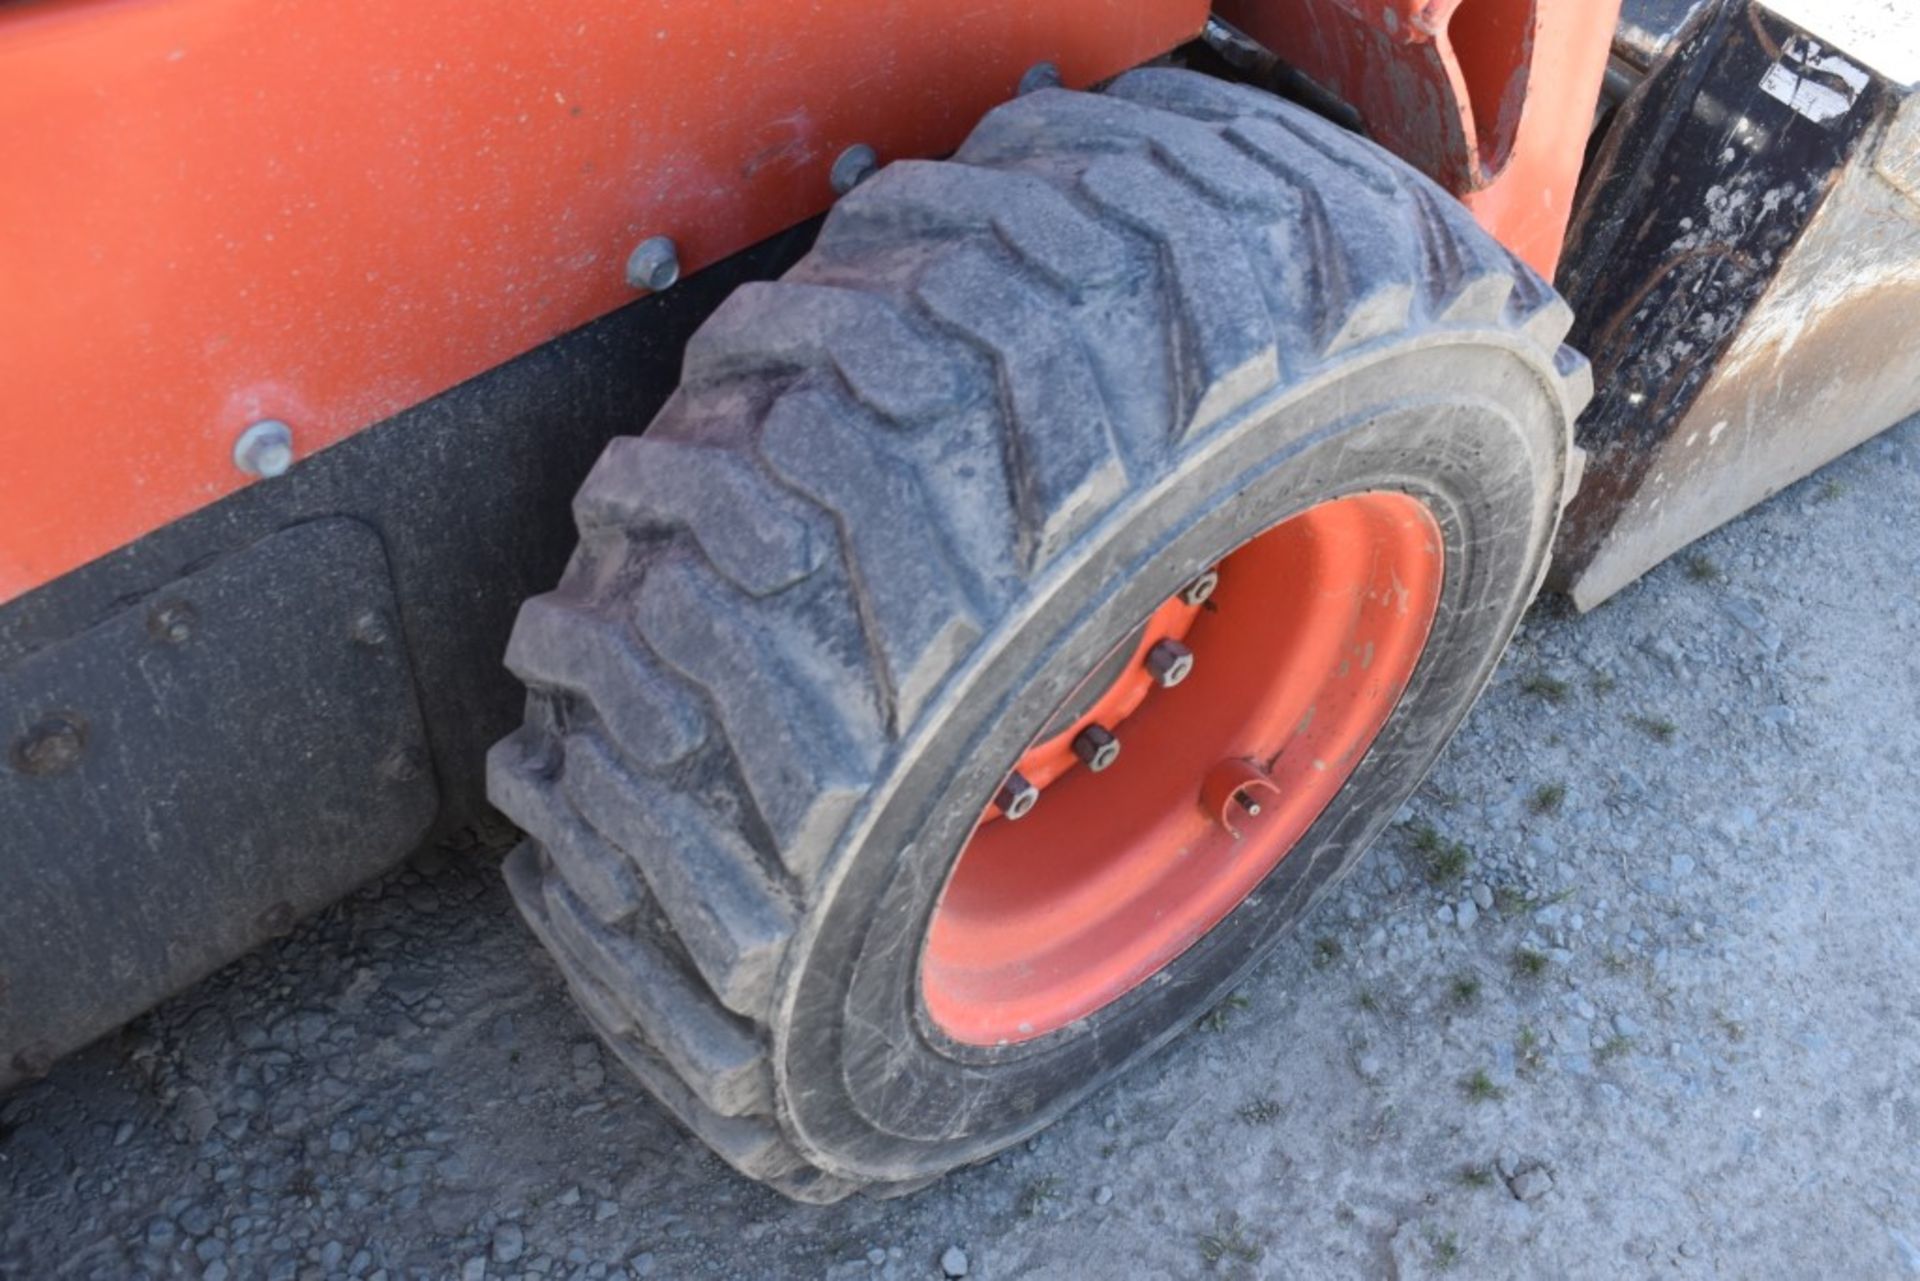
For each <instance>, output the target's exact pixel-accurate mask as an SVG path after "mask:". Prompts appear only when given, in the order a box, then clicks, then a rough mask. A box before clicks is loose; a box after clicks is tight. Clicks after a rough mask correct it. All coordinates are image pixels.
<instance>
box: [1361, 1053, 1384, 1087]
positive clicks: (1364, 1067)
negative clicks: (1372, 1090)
mask: <svg viewBox="0 0 1920 1281" xmlns="http://www.w3.org/2000/svg"><path fill="white" fill-rule="evenodd" d="M1355 1066H1356V1067H1357V1068H1358V1069H1359V1071H1360V1075H1361V1076H1363V1077H1365V1078H1366V1079H1367V1080H1369V1081H1373V1080H1377V1079H1378V1078H1379V1076H1380V1073H1381V1072H1383V1071H1385V1070H1386V1068H1385V1065H1384V1064H1382V1063H1381V1062H1380V1060H1379V1059H1377V1058H1375V1057H1374V1056H1373V1055H1371V1054H1362V1055H1361V1056H1360V1062H1359V1063H1358V1064H1356V1065H1355Z"/></svg>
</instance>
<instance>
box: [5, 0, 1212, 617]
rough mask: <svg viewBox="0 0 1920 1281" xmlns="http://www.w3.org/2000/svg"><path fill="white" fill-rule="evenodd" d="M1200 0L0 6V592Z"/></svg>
mask: <svg viewBox="0 0 1920 1281" xmlns="http://www.w3.org/2000/svg"><path fill="white" fill-rule="evenodd" d="M1205 16H1206V6H1205V4H1204V0H1073V2H1071V3H1066V2H1061V3H1052V4H1045V5H1026V4H1015V3H1006V2H1005V0H887V2H886V3H860V4H852V3H849V4H833V5H811V6H798V5H792V4H789V3H786V0H736V2H735V3H734V4H731V5H729V6H726V7H725V8H724V10H722V9H720V8H717V7H715V6H710V5H706V4H702V3H695V2H693V0H580V2H579V3H576V4H573V5H569V6H563V7H558V8H556V7H553V6H537V5H508V4H502V3H496V2H494V0H482V2H481V3H461V4H454V3H401V4H394V3H387V2H385V0H330V2H328V3H321V2H320V0H165V2H164V3H162V2H161V0H125V2H109V0H58V2H47V3H37V4H22V5H12V6H8V7H7V9H6V10H5V12H4V14H3V15H0V175H4V178H3V179H0V385H4V387H5V389H6V397H5V400H4V402H0V601H5V600H7V599H9V598H12V597H14V596H17V595H19V594H20V593H22V592H25V591H27V590H29V589H31V588H33V587H35V586H37V585H39V584H41V583H45V582H47V581H48V580H50V579H52V578H54V577H56V576H57V575H59V574H61V573H63V572H65V571H67V570H69V569H72V568H74V567H76V566H78V565H80V564H82V563H84V562H86V561H88V560H91V559H93V558H95V557H97V556H100V555H102V554H104V553H106V552H109V551H112V550H113V549H114V548H116V547H119V546H121V545H122V544H124V543H127V542H129V541H131V540H132V539H134V538H136V537H138V536H140V535H141V534H144V533H146V532H148V531H150V530H152V529H155V528H157V527H159V526H160V525H163V524H165V523H167V522H169V521H171V520H173V519H176V518H178V517H180V516H182V515H184V514H186V513H188V512H190V511H192V510H194V509H196V508H198V507H200V506H202V505H204V504H206V503H208V502H211V501H213V500H214V499H217V498H219V497H221V496H222V495H224V494H226V493H228V492H230V491H232V490H234V489H236V488H238V487H240V486H241V485H243V484H245V483H247V480H248V478H247V477H246V476H245V475H244V474H243V473H241V472H240V471H239V470H238V469H237V468H236V467H235V465H234V463H233V460H232V448H233V442H234V439H235V437H236V436H237V435H238V434H239V433H240V432H241V430H242V429H244V428H245V427H246V426H247V425H248V424H249V423H251V422H253V421H255V420H257V419H261V418H277V419H283V420H285V421H286V422H287V423H289V424H291V426H292V428H293V433H294V442H295V448H296V453H297V454H298V455H299V456H305V455H307V454H310V453H312V452H314V451H315V450H318V449H321V448H324V447H325V446H327V445H330V444H333V443H335V442H337V441H339V440H341V439H342V438H344V437H346V436H348V435H350V434H352V433H353V432H355V431H357V430H359V429H360V428H363V427H366V426H368V425H370V424H372V423H374V422H377V421H379V420H381V419H383V418H386V417H388V416H390V415H392V414H394V413H396V412H397V411H399V410H401V409H404V408H406V407H407V406H410V405H413V404H415V403H418V402H419V401H421V400H424V399H426V398H427V397H429V396H432V395H434V394H436V393H438V392H440V391H443V390H445V389H446V388H448V387H451V386H452V385H454V384H455V383H458V382H460V381H462V380H464V379H466V378H469V377H471V376H473V375H475V374H477V373H480V372H482V371H483V370H485V369H488V368H490V367H492V366H494V365H497V364H499V363H501V362H502V361H505V360H507V359H509V358H511V357H513V356H515V355H517V354H519V353H521V352H523V351H526V350H529V349H531V348H533V347H535V346H537V345H539V344H541V343H543V342H545V341H547V340H549V339H551V338H554V337H556V336H558V335H559V334H562V333H564V332H566V331H567V330H570V329H573V328H575V327H577V326H579V325H581V324H583V323H585V322H586V321H588V320H591V319H593V318H594V317H596V316H599V315H601V314H603V313H605V312H607V311H609V310H611V309H613V308H615V307H617V306H619V305H620V304H622V303H623V302H626V301H628V300H630V299H631V298H632V297H633V296H634V295H633V293H632V291H631V290H629V289H628V288H627V286H626V284H625V282H624V271H623V268H624V262H625V259H626V255H627V253H628V252H629V251H630V250H631V249H632V247H633V246H634V245H635V244H636V243H637V242H638V241H640V240H641V239H643V238H645V237H648V236H652V235H659V234H663V235H668V236H671V237H673V238H674V239H675V240H676V241H677V242H678V243H679V246H680V250H681V256H682V263H683V266H684V267H685V268H686V269H687V270H692V269H696V268H698V267H700V266H701V265H703V264H706V263H709V262H712V261H714V260H716V259H718V258H720V257H723V256H725V255H727V254H729V253H731V252H733V251H735V250H737V249H740V248H742V247H744V246H746V245H748V244H751V243H753V242H754V241H756V240H759V239H762V238H764V237H765V236H767V235H769V234H771V233H773V232H774V231H777V230H779V229H781V228H783V227H786V226H789V225H791V224H793V223H794V222H797V221H799V220H800V219H801V218H803V217H805V216H807V215H809V214H811V213H814V212H817V211H818V210H820V209H822V208H824V207H826V205H827V204H828V203H829V201H830V200H831V198H832V192H831V189H830V187H829V182H828V171H829V168H830V166H831V164H832V162H833V160H834V158H835V157H836V156H837V155H838V154H839V153H840V152H841V151H842V150H843V149H844V148H846V147H847V146H849V145H852V144H854V143H858V142H865V143H867V144H869V145H871V146H873V147H874V148H875V149H876V150H877V151H878V153H879V155H880V158H881V160H882V161H885V160H888V159H892V158H896V157H900V156H909V155H930V154H937V153H939V152H941V151H944V150H946V149H949V148H951V147H952V146H954V145H955V144H957V143H958V142H959V140H960V139H961V138H962V137H963V136H964V135H965V133H966V131H967V130H968V129H970V128H971V127H972V125H973V124H974V122H975V121H976V120H977V119H978V118H979V116H980V115H981V114H982V113H983V112H984V111H986V110H987V109H988V108H990V107H991V106H993V105H994V103H996V102H998V101H1001V100H1003V99H1005V98H1007V97H1008V96H1010V95H1011V94H1012V92H1013V90H1014V86H1015V84H1016V82H1017V81H1018V79H1019V77H1020V75H1021V73H1022V72H1023V71H1024V70H1025V69H1026V68H1027V67H1030V66H1032V65H1033V64H1034V63H1036V62H1040V61H1052V62H1054V63H1056V64H1057V65H1058V66H1059V67H1060V68H1061V70H1062V72H1063V73H1064V76H1065V79H1066V81H1067V82H1068V83H1069V84H1083V83H1085V82H1087V81H1089V80H1092V79H1095V78H1098V77H1101V76H1105V75H1109V74H1112V73H1114V72H1117V71H1119V70H1121V69H1123V68H1125V67H1128V66H1132V65H1135V64H1137V63H1139V62H1141V61H1143V60H1145V59H1147V58H1149V57H1151V56H1153V55H1155V54H1157V53H1160V52H1162V51H1164V50H1166V49H1168V48H1170V47H1172V46H1173V45H1175V44H1177V43H1179V42H1180V41H1182V40H1184V39H1186V38H1188V37H1190V36H1192V35H1193V34H1195V33H1196V32H1197V31H1198V30H1199V28H1200V26H1201V24H1202V22H1203V21H1204V19H1205Z"/></svg>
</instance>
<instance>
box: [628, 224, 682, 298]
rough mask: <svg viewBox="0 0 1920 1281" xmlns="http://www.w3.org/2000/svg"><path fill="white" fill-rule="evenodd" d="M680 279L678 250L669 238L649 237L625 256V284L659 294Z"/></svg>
mask: <svg viewBox="0 0 1920 1281" xmlns="http://www.w3.org/2000/svg"><path fill="white" fill-rule="evenodd" d="M679 279H680V248H679V246H678V245H675V244H674V243H673V239H672V237H670V236H651V237H649V238H647V239H646V240H643V241H641V242H640V243H639V244H638V245H636V246H634V250H633V252H632V253H630V254H628V255H627V284H629V285H631V286H632V287H633V288H635V289H644V290H647V291H649V292H651V293H656V294H657V293H659V292H660V291H661V290H662V289H666V288H669V287H671V286H672V285H673V283H674V282H675V281H677V280H679Z"/></svg>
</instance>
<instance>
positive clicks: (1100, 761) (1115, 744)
mask: <svg viewBox="0 0 1920 1281" xmlns="http://www.w3.org/2000/svg"><path fill="white" fill-rule="evenodd" d="M1073 754H1074V755H1075V756H1078V757H1079V758H1080V760H1081V763H1082V764H1084V765H1085V766H1086V767H1087V768H1088V769H1090V770H1092V771H1093V772H1094V773H1096V774H1098V773H1099V772H1100V771H1101V770H1103V769H1105V768H1107V766H1109V765H1111V764H1113V763H1114V762H1115V761H1117V760H1119V759H1120V740H1119V739H1117V738H1115V737H1114V736H1113V731H1112V730H1109V729H1108V728H1107V727H1106V726H1104V725H1089V726H1087V727H1086V728H1085V729H1083V730H1081V731H1080V732H1079V733H1078V734H1076V735H1074V736H1073Z"/></svg>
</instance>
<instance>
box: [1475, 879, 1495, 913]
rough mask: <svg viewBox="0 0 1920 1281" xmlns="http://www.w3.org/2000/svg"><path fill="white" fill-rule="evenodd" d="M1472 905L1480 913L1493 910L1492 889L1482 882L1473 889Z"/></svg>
mask: <svg viewBox="0 0 1920 1281" xmlns="http://www.w3.org/2000/svg"><path fill="white" fill-rule="evenodd" d="M1473 904H1474V906H1475V907H1477V908H1479V909H1480V910H1481V911H1482V912H1491V911H1492V910H1493V887H1492V886H1490V885H1488V884H1487V883H1486V882H1484V881H1482V882H1481V883H1480V884H1478V885H1476V886H1474V887H1473Z"/></svg>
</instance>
